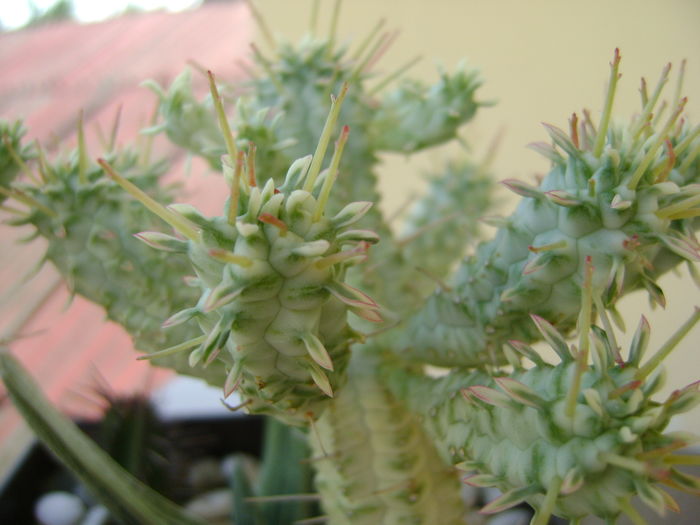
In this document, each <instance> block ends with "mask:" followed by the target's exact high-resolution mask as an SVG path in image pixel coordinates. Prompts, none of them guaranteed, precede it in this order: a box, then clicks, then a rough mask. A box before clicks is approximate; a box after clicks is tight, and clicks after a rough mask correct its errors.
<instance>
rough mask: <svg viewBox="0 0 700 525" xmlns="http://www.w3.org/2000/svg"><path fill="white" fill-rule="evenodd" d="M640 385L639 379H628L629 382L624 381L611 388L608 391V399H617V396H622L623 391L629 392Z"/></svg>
mask: <svg viewBox="0 0 700 525" xmlns="http://www.w3.org/2000/svg"><path fill="white" fill-rule="evenodd" d="M640 386H642V381H641V380H635V381H630V382H629V383H625V384H624V385H622V386H619V387H617V388H616V389H614V390H611V391H610V393H608V399H617V398H618V397H620V396H622V395H623V394H624V393H625V392H629V391H630V390H637V389H638V388H639V387H640Z"/></svg>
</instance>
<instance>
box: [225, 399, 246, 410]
mask: <svg viewBox="0 0 700 525" xmlns="http://www.w3.org/2000/svg"><path fill="white" fill-rule="evenodd" d="M220 401H221V404H222V405H224V406H225V407H226V408H227V409H228V410H230V411H231V412H238V411H239V410H240V409H241V408H245V407H247V406H248V405H250V404H251V403H252V402H253V400H252V399H246V400H245V401H243V402H242V403H238V404H237V405H229V404H228V403H227V402H226V399H221V400H220Z"/></svg>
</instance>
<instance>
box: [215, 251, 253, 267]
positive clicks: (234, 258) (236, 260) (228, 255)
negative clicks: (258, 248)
mask: <svg viewBox="0 0 700 525" xmlns="http://www.w3.org/2000/svg"><path fill="white" fill-rule="evenodd" d="M209 255H210V256H211V257H213V258H214V259H216V260H218V261H221V262H225V263H231V264H236V265H238V266H241V267H242V268H250V267H251V266H252V265H253V260H252V259H250V258H249V257H246V256H244V255H237V254H235V253H233V252H230V251H228V250H223V249H221V248H212V249H211V250H209Z"/></svg>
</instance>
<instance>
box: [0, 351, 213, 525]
mask: <svg viewBox="0 0 700 525" xmlns="http://www.w3.org/2000/svg"><path fill="white" fill-rule="evenodd" d="M0 377H2V380H3V382H4V383H5V387H6V388H7V391H8V393H9V394H10V397H11V398H12V400H13V402H14V404H15V406H16V407H17V409H18V410H19V411H20V413H21V414H22V416H23V417H24V419H25V420H26V422H27V423H28V424H29V426H30V427H31V428H32V430H33V431H34V432H35V433H36V435H37V437H39V439H41V441H42V442H43V443H44V444H45V445H46V446H47V447H48V448H49V449H50V450H51V451H52V452H53V453H54V454H55V455H56V456H57V457H58V458H59V459H60V460H61V461H62V462H63V464H64V465H65V466H66V467H67V468H69V469H70V470H71V471H72V472H73V473H74V474H75V475H76V476H77V477H78V478H80V480H81V481H82V482H83V483H84V484H85V485H86V486H87V487H88V488H89V489H90V490H91V492H92V494H93V495H94V496H95V497H96V498H97V499H99V500H100V502H101V503H102V504H103V505H104V506H105V507H107V508H108V509H109V510H110V512H111V513H112V514H113V515H114V516H116V517H117V518H119V519H120V520H122V521H123V522H124V523H129V524H131V523H134V524H139V525H163V524H164V523H167V524H169V525H205V524H204V522H202V521H201V520H199V519H197V518H195V517H193V516H191V515H189V514H186V513H185V511H184V509H182V508H180V507H178V506H177V505H175V504H174V503H173V502H171V501H170V500H168V499H166V498H164V497H163V496H161V495H160V494H158V493H157V492H155V491H154V490H152V489H151V488H149V487H148V486H146V485H144V484H143V483H141V482H140V481H139V480H137V479H136V478H134V477H133V476H132V475H131V474H129V473H128V472H127V471H126V470H124V469H123V468H122V467H121V466H120V465H119V464H118V463H117V462H116V461H114V460H113V459H112V458H111V457H109V455H108V454H107V453H106V452H105V451H104V450H102V449H101V448H100V447H99V446H98V445H97V444H96V443H95V442H94V441H92V440H91V439H90V438H88V437H87V436H86V435H85V434H83V432H81V431H80V429H78V427H77V426H76V425H75V424H74V423H73V422H72V421H70V420H69V419H68V418H66V417H65V416H63V415H62V414H61V413H60V412H58V410H56V408H55V407H54V406H53V405H52V404H51V403H50V402H49V400H48V399H46V397H45V396H44V394H43V393H42V392H41V390H40V389H39V387H38V386H37V385H36V383H35V382H34V380H33V379H32V377H31V376H30V375H29V373H28V372H27V371H26V370H25V369H24V367H23V366H22V364H21V363H20V362H19V361H18V360H17V359H15V358H14V357H13V356H12V355H11V354H10V353H9V352H8V351H7V350H5V349H1V348H0Z"/></svg>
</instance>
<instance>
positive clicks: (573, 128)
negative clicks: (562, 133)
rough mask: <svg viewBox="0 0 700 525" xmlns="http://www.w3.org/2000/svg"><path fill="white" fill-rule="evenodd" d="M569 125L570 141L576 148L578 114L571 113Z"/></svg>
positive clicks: (577, 146)
mask: <svg viewBox="0 0 700 525" xmlns="http://www.w3.org/2000/svg"><path fill="white" fill-rule="evenodd" d="M569 127H570V128H571V141H572V142H573V144H574V146H575V147H576V149H578V148H579V143H578V116H577V115H576V113H572V114H571V119H570V120H569Z"/></svg>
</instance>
